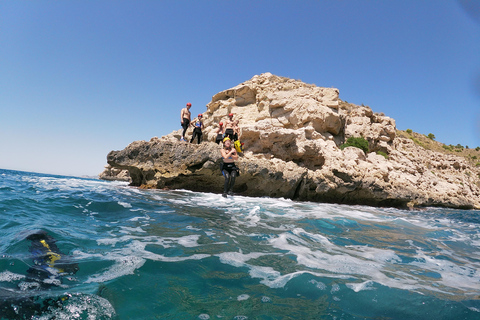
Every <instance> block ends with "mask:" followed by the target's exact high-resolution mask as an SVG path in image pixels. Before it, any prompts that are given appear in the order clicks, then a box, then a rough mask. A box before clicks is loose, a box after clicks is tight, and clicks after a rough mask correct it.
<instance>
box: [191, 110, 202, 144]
mask: <svg viewBox="0 0 480 320" xmlns="http://www.w3.org/2000/svg"><path fill="white" fill-rule="evenodd" d="M202 118H203V115H202V114H201V113H200V114H199V115H198V117H197V118H196V119H195V120H193V122H192V126H193V127H194V129H193V135H192V139H191V140H190V143H193V140H194V139H195V137H197V143H198V144H200V141H201V139H202V129H203V121H202Z"/></svg>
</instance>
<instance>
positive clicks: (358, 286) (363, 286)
mask: <svg viewBox="0 0 480 320" xmlns="http://www.w3.org/2000/svg"><path fill="white" fill-rule="evenodd" d="M346 285H347V287H348V288H350V289H352V290H353V291H355V292H360V291H363V290H373V289H374V288H373V287H372V286H373V281H371V280H367V281H364V282H361V283H347V284H346Z"/></svg>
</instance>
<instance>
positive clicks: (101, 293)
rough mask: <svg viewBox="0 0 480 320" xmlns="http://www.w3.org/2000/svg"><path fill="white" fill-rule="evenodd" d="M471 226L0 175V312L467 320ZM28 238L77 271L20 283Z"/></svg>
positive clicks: (472, 222) (478, 275) (475, 252)
mask: <svg viewBox="0 0 480 320" xmlns="http://www.w3.org/2000/svg"><path fill="white" fill-rule="evenodd" d="M479 227H480V212H479V211H462V210H446V209H427V210H424V211H414V212H409V211H403V210H397V209H381V208H371V207H362V206H345V205H332V204H319V203H307V202H294V201H290V200H284V199H270V198H248V197H240V196H235V197H233V198H229V199H224V198H222V196H221V195H216V194H209V193H195V192H189V191H160V190H138V189H135V188H130V187H128V186H127V185H126V184H123V183H118V182H104V181H99V180H89V179H80V178H72V177H61V176H50V175H42V174H35V173H25V172H17V171H9V170H0V237H1V239H2V241H1V242H0V305H2V306H3V308H4V309H0V310H2V311H1V312H3V314H1V315H0V318H1V319H6V318H12V319H23V318H25V319H236V320H241V319H479V318H480V229H479ZM40 230H43V231H45V232H47V234H48V235H50V236H52V237H53V238H55V239H56V245H57V246H58V249H59V250H60V252H61V254H62V259H66V261H68V263H70V264H72V265H78V271H76V272H71V273H66V272H63V273H61V272H58V273H56V271H55V270H57V271H58V270H59V269H60V268H59V267H58V261H57V262H55V263H57V265H53V264H54V263H53V262H52V266H50V267H51V268H50V269H53V270H54V271H53V272H51V273H49V276H48V277H45V278H40V279H34V280H32V279H31V278H30V276H29V271H28V270H31V269H29V268H31V267H32V266H35V261H37V264H40V265H41V263H39V262H38V261H39V258H38V257H35V255H34V253H32V252H30V251H29V248H30V246H31V245H32V244H31V241H29V240H28V239H26V238H27V237H28V236H29V235H31V234H34V233H37V232H39V231H40ZM62 261H63V260H62ZM47 269H48V266H47ZM50 269H49V270H50ZM22 299H23V300H22ZM22 301H23V302H22ZM25 301H27V302H32V303H36V306H35V305H34V306H32V307H31V308H30V311H28V310H29V303H25ZM22 303H23V304H22ZM43 303H49V305H48V306H47V307H42V308H40V309H41V310H40V309H39V310H40V311H35V310H36V309H35V308H38V306H42V305H43ZM9 308H10V309H9ZM7 312H9V314H10V315H9V316H8V317H7V316H6V314H7ZM12 312H13V314H14V316H12V315H11V314H12ZM35 312H36V314H35Z"/></svg>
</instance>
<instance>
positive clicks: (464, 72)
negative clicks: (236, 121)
mask: <svg viewBox="0 0 480 320" xmlns="http://www.w3.org/2000/svg"><path fill="white" fill-rule="evenodd" d="M264 72H271V73H273V74H275V75H278V76H283V77H289V78H293V79H299V80H302V81H304V82H306V83H313V84H315V85H317V86H321V87H335V88H338V89H339V91H340V99H342V100H344V101H348V102H351V103H355V104H358V105H361V104H365V105H368V106H370V107H371V108H372V109H373V111H375V112H383V113H385V115H387V116H389V117H392V118H394V119H395V120H396V124H397V128H398V129H401V130H406V129H408V128H410V129H412V130H413V131H415V132H419V133H423V134H428V133H433V134H434V135H435V136H436V140H437V141H440V142H443V143H446V144H454V145H456V144H458V143H460V144H462V145H467V146H469V147H476V146H480V2H479V1H477V0H422V1H418V0H402V1H396V0H395V1H393V0H391V1H390V0H376V1H373V0H330V1H327V0H325V1H321V0H317V1H307V0H305V1H293V0H291V1H284V0H274V1H273V0H272V1H267V0H251V1H249V0H243V1H242V0H239V1H228V0H223V1H215V0H205V1H202V0H196V1H183V0H175V1H173V0H172V1H166V0H165V1H153V0H150V1H147V0H138V1H133V0H132V1H122V0H117V1H111V0H109V1H102V0H95V1H89V0H71V1H46V0H36V1H22V0H17V1H7V0H0V168H2V169H12V170H22V171H33V172H41V173H51V174H62V175H74V176H82V175H87V176H94V175H97V174H99V173H100V172H101V171H102V170H103V167H104V165H105V164H106V156H107V154H108V152H109V151H111V150H121V149H123V148H125V147H126V146H127V145H128V144H129V143H131V142H133V141H135V140H150V138H151V137H154V136H158V137H160V136H163V135H166V134H169V133H170V132H172V131H174V130H178V129H180V121H179V118H180V110H181V108H183V107H184V106H185V104H186V103H187V102H191V103H192V113H193V114H197V113H201V112H204V111H205V110H206V107H205V106H206V104H207V103H209V102H210V101H211V99H212V96H213V95H215V94H216V93H218V92H220V91H223V90H226V89H228V88H231V87H234V86H236V85H237V84H240V83H242V82H244V81H246V80H249V79H251V78H252V77H253V76H254V75H257V74H261V73H264Z"/></svg>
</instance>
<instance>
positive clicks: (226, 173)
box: [223, 170, 231, 196]
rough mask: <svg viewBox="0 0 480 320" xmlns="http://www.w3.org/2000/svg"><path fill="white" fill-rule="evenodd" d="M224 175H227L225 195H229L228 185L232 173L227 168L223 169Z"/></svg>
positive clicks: (224, 188) (224, 187)
mask: <svg viewBox="0 0 480 320" xmlns="http://www.w3.org/2000/svg"><path fill="white" fill-rule="evenodd" d="M223 175H224V176H225V183H224V185H223V196H226V195H227V191H228V186H229V184H230V177H231V173H230V172H228V171H227V170H223Z"/></svg>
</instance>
